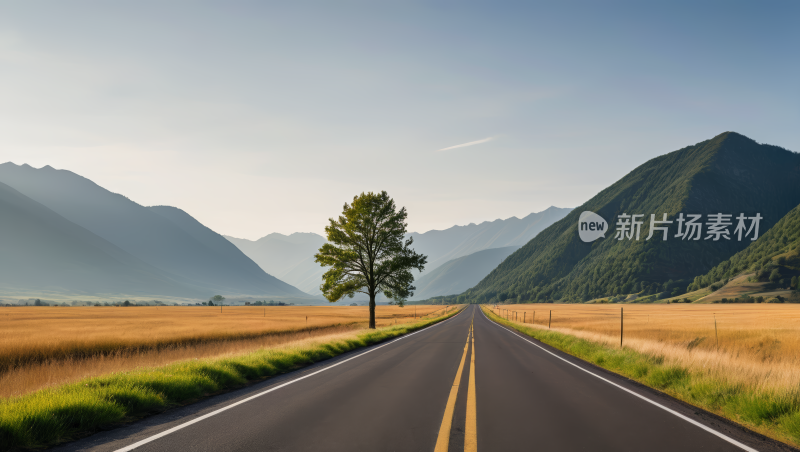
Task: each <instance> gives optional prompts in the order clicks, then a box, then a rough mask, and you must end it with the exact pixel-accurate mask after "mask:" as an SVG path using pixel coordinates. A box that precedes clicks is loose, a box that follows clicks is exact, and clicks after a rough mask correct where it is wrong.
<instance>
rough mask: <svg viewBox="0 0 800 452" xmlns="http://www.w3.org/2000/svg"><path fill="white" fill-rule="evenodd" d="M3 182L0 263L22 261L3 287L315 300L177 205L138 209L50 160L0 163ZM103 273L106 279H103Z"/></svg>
mask: <svg viewBox="0 0 800 452" xmlns="http://www.w3.org/2000/svg"><path fill="white" fill-rule="evenodd" d="M0 182H2V183H3V184H4V185H3V196H4V198H3V199H4V203H3V205H2V206H0V209H2V215H0V216H2V217H3V218H6V217H9V218H10V219H8V220H6V221H8V222H9V223H8V228H4V229H2V231H0V235H2V238H1V240H2V241H3V242H4V243H6V244H9V246H10V248H8V249H13V250H14V252H13V253H12V252H6V251H5V248H4V253H3V254H2V255H0V262H2V266H3V268H13V267H15V265H16V266H17V267H19V268H17V269H16V270H14V271H13V272H10V273H4V274H3V275H0V284H2V285H3V286H6V287H10V286H14V287H15V288H16V289H19V290H22V289H26V288H27V289H30V290H36V289H37V288H40V287H44V286H48V287H50V286H53V288H54V289H58V288H59V287H60V288H61V289H60V290H62V291H71V292H74V293H76V294H84V295H85V294H92V293H95V294H100V293H102V294H127V295H145V294H146V295H154V296H158V295H170V296H176V297H187V298H205V297H208V296H210V295H213V294H224V295H226V296H231V295H233V296H255V297H262V296H263V297H266V296H273V297H296V298H300V299H311V298H312V297H310V296H309V295H308V294H306V293H304V292H302V291H300V290H299V289H297V288H295V287H292V286H291V285H289V284H287V283H285V282H283V281H280V280H279V279H277V278H275V277H274V276H271V275H269V274H267V273H266V272H264V270H262V269H261V268H260V267H259V266H258V265H257V264H256V263H255V262H253V261H252V260H251V259H250V258H248V257H247V256H246V255H245V254H244V253H242V252H241V251H239V249H238V248H236V247H235V246H234V245H233V244H231V243H230V242H229V241H228V240H226V239H225V238H224V237H222V236H221V235H219V234H217V233H215V232H214V231H212V230H210V229H209V228H207V227H205V226H204V225H202V224H201V223H199V222H198V221H197V220H195V219H194V218H193V217H191V216H190V215H189V214H187V213H186V212H184V211H182V210H180V209H177V208H175V207H166V206H156V207H145V206H141V205H139V204H137V203H135V202H133V201H131V200H129V199H128V198H126V197H125V196H122V195H119V194H116V193H112V192H110V191H108V190H106V189H104V188H102V187H100V186H99V185H97V184H95V183H94V182H92V181H90V180H89V179H86V178H84V177H81V176H79V175H77V174H75V173H72V172H70V171H66V170H56V169H53V168H51V167H49V166H45V167H43V168H40V169H35V168H32V167H30V166H28V165H21V166H20V165H15V164H13V163H4V164H2V165H0ZM37 222H38V223H41V224H39V225H38V226H36V227H33V226H32V225H34V224H37ZM26 227H27V228H29V229H27V230H26V229H25V228H26ZM37 241H39V242H40V245H36V243H37ZM11 244H13V245H11ZM27 249H31V250H36V251H35V252H33V251H30V252H26V250H27ZM75 259H77V261H76V263H74V264H69V262H72V261H73V260H75ZM111 260H115V262H114V263H110V261H111ZM15 262H25V266H24V267H23V266H19V265H17V264H15ZM66 269H69V270H66ZM109 272H110V273H109ZM15 274H28V275H30V276H29V277H27V278H17V277H14V276H12V275H15ZM68 274H74V275H75V278H73V279H70V278H67V277H66V276H65V275H68ZM105 274H108V275H109V277H108V278H103V277H101V275H105ZM124 274H127V275H128V276H125V277H123V276H122V275H124ZM81 275H83V277H80V276H81ZM93 275H94V276H93ZM134 281H138V283H135V284H134Z"/></svg>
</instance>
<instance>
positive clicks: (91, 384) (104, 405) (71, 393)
mask: <svg viewBox="0 0 800 452" xmlns="http://www.w3.org/2000/svg"><path fill="white" fill-rule="evenodd" d="M459 311H460V310H456V311H454V312H452V313H450V314H448V315H446V316H442V317H439V318H435V319H428V320H424V321H421V322H417V323H413V324H407V325H396V326H390V327H385V328H380V329H377V330H372V331H366V332H363V333H360V334H358V335H356V336H354V337H352V338H348V339H339V340H334V341H330V342H326V343H323V344H317V345H301V346H287V347H283V348H280V347H278V348H269V349H261V350H258V351H255V352H251V353H247V354H244V355H240V356H235V357H226V358H216V359H195V360H190V361H181V362H177V363H173V364H170V365H167V366H163V367H156V368H144V369H137V370H133V371H130V372H119V373H115V374H111V375H107V376H101V377H95V378H88V379H85V380H81V381H79V382H76V383H70V384H66V385H61V386H56V387H53V388H48V389H43V390H41V391H37V392H34V393H31V394H26V395H24V396H20V397H13V398H8V399H4V400H1V401H0V450H8V449H19V448H34V447H42V446H51V445H54V444H57V443H60V442H64V441H67V440H70V439H74V438H76V437H80V436H84V435H87V434H89V433H92V432H95V431H97V430H99V429H102V428H107V427H110V426H113V425H114V424H119V423H121V422H126V421H130V420H134V419H137V418H140V417H142V416H145V415H148V414H153V413H156V412H160V411H163V410H164V409H166V408H169V407H171V406H176V405H181V404H185V403H187V402H192V401H196V400H198V399H200V398H202V397H205V396H208V395H210V394H214V393H218V392H221V391H225V390H230V389H233V388H237V387H242V386H244V385H245V384H247V382H248V381H251V380H257V379H261V378H264V377H270V376H274V375H278V374H281V373H285V372H289V371H291V370H295V369H297V368H298V367H301V366H307V365H309V364H313V363H316V362H319V361H323V360H326V359H329V358H332V357H334V356H337V355H340V354H342V353H345V352H349V351H352V350H355V349H357V348H360V347H367V346H370V345H374V344H377V343H379V342H383V341H386V340H388V339H392V338H395V337H398V336H401V335H404V334H407V333H410V332H412V331H416V330H419V329H421V328H424V327H427V326H430V325H433V324H435V323H438V322H441V321H442V320H445V319H447V318H450V317H452V316H453V315H455V314H457V313H458V312H459Z"/></svg>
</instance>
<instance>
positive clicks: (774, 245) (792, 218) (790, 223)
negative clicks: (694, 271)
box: [691, 205, 800, 289]
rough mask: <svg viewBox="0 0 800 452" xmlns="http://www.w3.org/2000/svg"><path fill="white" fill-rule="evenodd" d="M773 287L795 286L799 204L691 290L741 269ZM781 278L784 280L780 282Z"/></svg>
mask: <svg viewBox="0 0 800 452" xmlns="http://www.w3.org/2000/svg"><path fill="white" fill-rule="evenodd" d="M750 271H752V272H754V276H755V278H754V279H755V280H758V281H762V282H771V283H773V285H775V286H776V287H775V288H788V287H791V288H792V289H798V282H797V276H798V274H799V273H800V205H798V206H797V207H795V208H794V209H792V210H791V211H790V212H789V213H787V214H786V216H784V217H783V218H781V220H780V221H779V222H778V223H777V224H776V225H775V226H773V227H772V228H771V229H770V230H769V231H767V232H766V233H765V234H764V235H762V236H761V237H759V238H758V240H756V241H755V242H753V243H751V244H750V246H748V247H747V248H745V249H743V250H742V251H739V252H738V253H736V254H735V255H733V256H732V257H731V258H730V259H726V260H724V261H722V262H721V263H720V264H719V265H717V266H716V267H714V268H713V269H711V271H710V272H708V273H706V274H705V275H702V276H698V277H696V278H695V279H694V282H693V286H692V287H691V288H692V289H700V288H703V287H707V286H709V285H711V284H713V283H715V282H717V281H720V280H723V279H730V278H733V277H734V276H736V275H738V274H740V273H743V272H750ZM781 281H783V283H781Z"/></svg>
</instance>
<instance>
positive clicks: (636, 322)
mask: <svg viewBox="0 0 800 452" xmlns="http://www.w3.org/2000/svg"><path fill="white" fill-rule="evenodd" d="M490 308H491V309H492V311H493V312H495V313H496V314H498V315H501V316H502V317H506V314H508V318H509V320H515V321H516V322H519V323H523V321H524V322H525V323H527V324H531V323H532V322H533V321H534V312H535V322H536V323H535V324H536V327H538V328H545V329H546V328H548V321H549V318H550V312H551V311H552V324H551V328H552V329H554V330H556V331H559V332H562V333H566V334H571V335H574V336H577V337H580V338H583V339H588V340H592V341H596V342H601V343H604V344H607V345H611V346H617V347H618V346H619V342H620V313H621V312H620V311H621V309H622V310H624V335H623V346H624V347H626V348H631V349H633V350H636V351H639V352H643V353H647V354H650V355H652V356H656V357H663V358H664V360H665V362H667V363H674V364H678V365H681V366H685V367H687V368H689V369H692V370H695V371H700V372H702V373H706V374H708V375H710V376H713V377H716V378H720V379H723V380H726V381H729V382H732V383H741V384H745V385H747V386H750V387H753V388H755V389H777V390H781V391H787V390H788V391H797V390H798V389H800V305H799V304H724V305H723V304H669V305H629V304H625V305H619V304H602V305H585V304H566V305H562V304H523V305H519V304H518V305H498V306H490ZM514 315H516V317H514ZM715 321H716V329H715Z"/></svg>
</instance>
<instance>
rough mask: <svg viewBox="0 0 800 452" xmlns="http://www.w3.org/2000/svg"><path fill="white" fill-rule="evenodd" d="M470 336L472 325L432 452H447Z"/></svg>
mask: <svg viewBox="0 0 800 452" xmlns="http://www.w3.org/2000/svg"><path fill="white" fill-rule="evenodd" d="M471 334H472V325H470V327H469V333H467V343H466V345H464V354H463V355H462V356H461V364H459V365H458V372H456V379H455V381H453V386H452V387H451V388H450V396H449V397H448V398H447V405H446V406H445V409H444V418H442V426H441V427H439V437H438V438H437V439H436V448H434V449H433V450H434V452H447V449H448V448H449V447H450V427H451V426H452V425H453V413H454V412H455V410H456V397H457V396H458V384H459V383H460V382H461V373H462V372H463V371H464V363H465V362H466V361H467V350H468V349H469V338H470V335H471Z"/></svg>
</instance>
